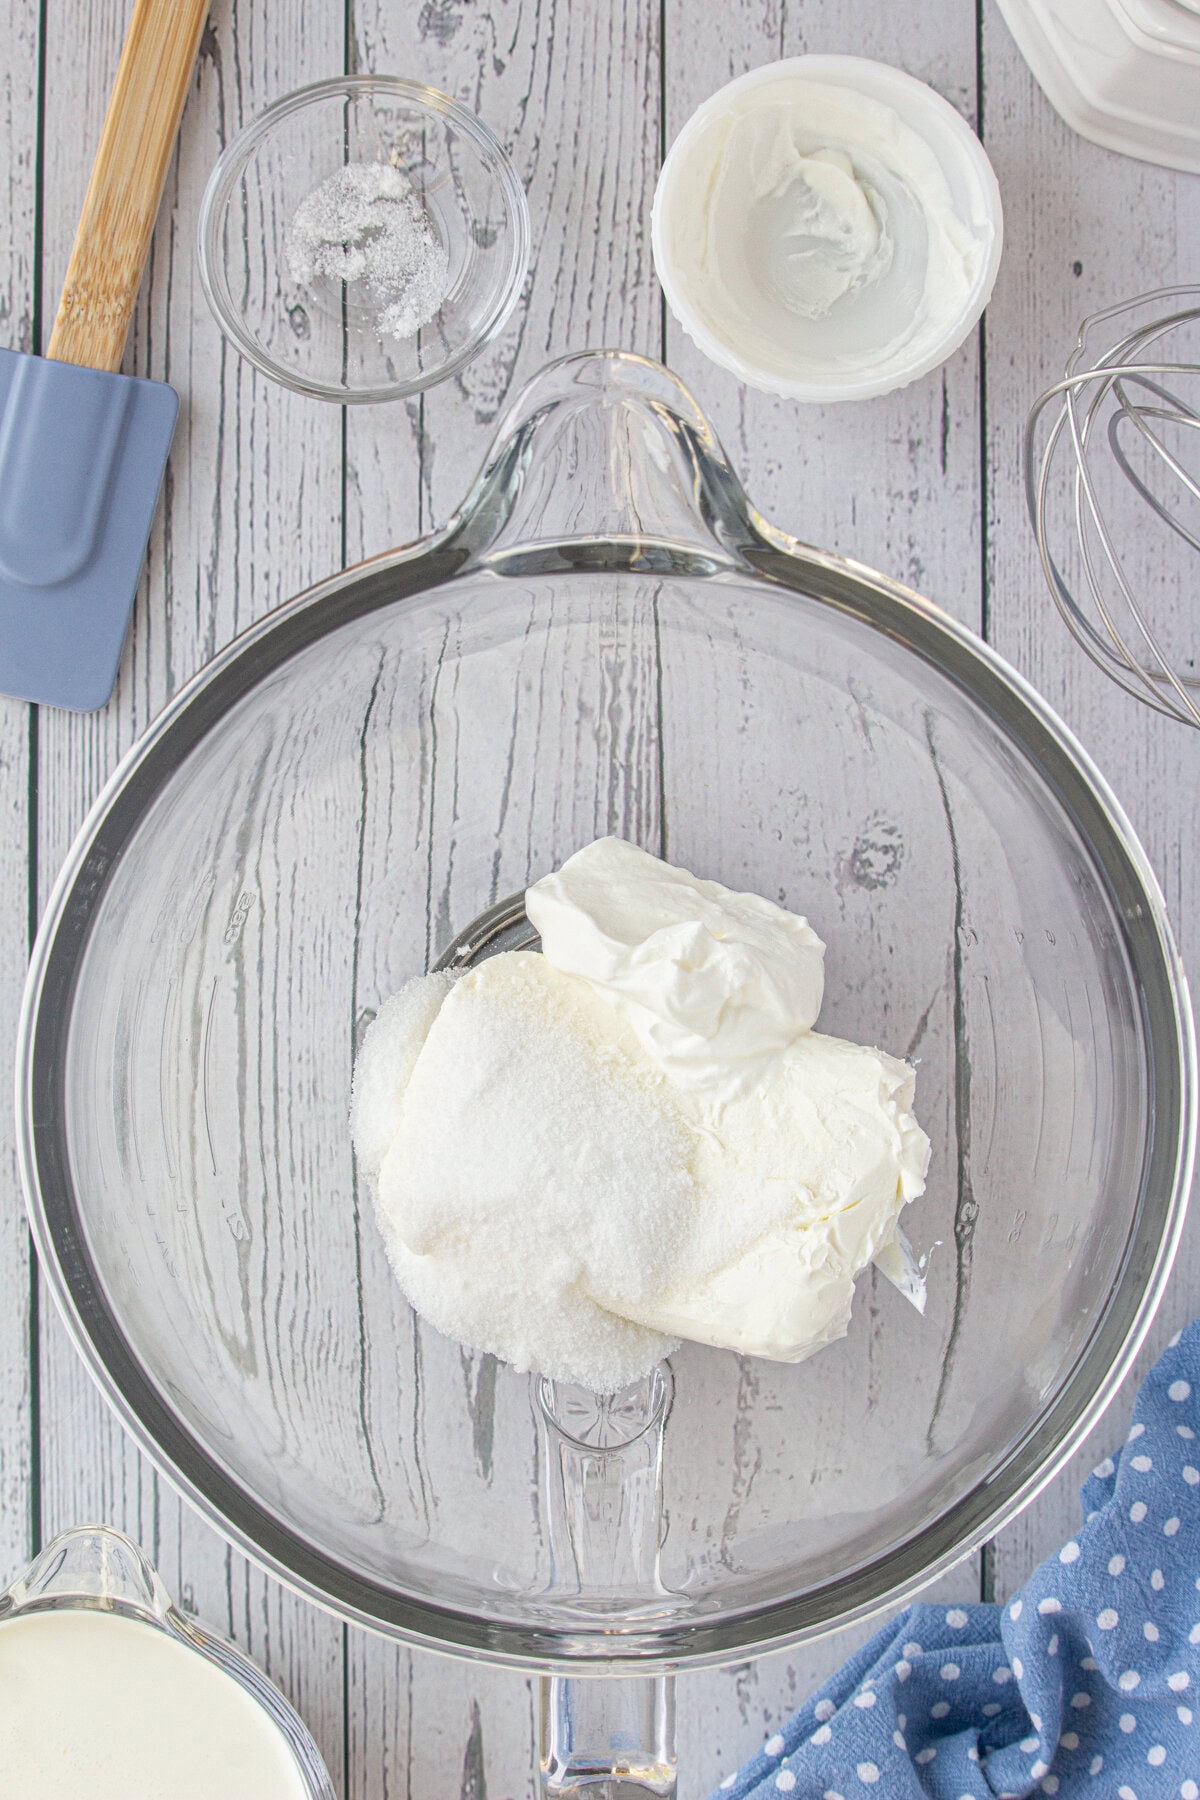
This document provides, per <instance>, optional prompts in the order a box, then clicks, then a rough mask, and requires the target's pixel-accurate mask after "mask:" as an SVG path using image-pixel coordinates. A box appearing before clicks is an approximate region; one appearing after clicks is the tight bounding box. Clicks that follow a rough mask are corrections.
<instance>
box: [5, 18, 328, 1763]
mask: <svg viewBox="0 0 1200 1800" xmlns="http://www.w3.org/2000/svg"><path fill="white" fill-rule="evenodd" d="M127 10H128V9H127V7H126V5H125V4H124V3H123V0H107V3H106V4H103V5H96V6H92V7H88V8H85V9H83V10H82V12H81V10H80V9H79V8H78V7H76V6H74V5H69V4H66V3H65V0H63V3H60V4H52V5H51V6H50V7H49V8H48V32H49V37H48V59H47V61H48V81H47V101H46V142H47V146H48V152H47V161H46V215H45V219H46V228H45V243H46V258H45V280H46V292H47V294H48V295H53V294H54V293H55V292H56V291H57V284H58V282H59V280H60V279H61V271H62V267H63V265H64V263H65V258H66V254H67V250H68V247H69V244H70V239H71V235H72V232H73V229H74V222H75V217H76V214H77V211H78V207H79V202H80V198H81V196H82V191H83V184H84V181H85V179H86V171H87V166H88V163H89V161H90V157H91V154H92V150H93V146H94V143H95V139H96V135H97V132H98V129H99V123H100V118H101V115H102V112H103V107H104V104H105V101H106V99H107V94H108V88H109V84H110V82H111V77H112V71H113V69H114V67H115V62H116V56H117V53H118V49H119V45H120V40H121V36H122V33H123V29H124V24H125V15H126V12H127ZM341 56H342V22H341V18H340V15H339V16H338V17H336V18H335V17H334V16H333V15H332V14H331V13H328V12H327V11H326V12H321V13H319V15H316V16H313V17H309V16H307V15H306V16H304V17H301V16H300V14H299V13H298V12H295V11H293V10H290V9H287V8H283V9H279V8H276V9H275V10H274V11H272V10H271V9H269V8H268V7H266V6H265V5H261V6H260V5H255V6H251V7H248V8H242V7H236V6H233V5H228V4H222V3H221V0H218V4H217V5H216V6H215V7H214V9H213V14H212V17H211V19H210V21H209V24H208V26H207V29H206V31H205V35H204V39H203V44H202V48H201V55H200V62H199V68H198V72H197V75H196V77H195V80H194V82H193V85H192V91H191V94H190V97H189V103H188V106H187V110H186V112H185V116H184V121H183V127H182V132H181V144H180V151H179V154H178V156H177V158H176V161H175V163H174V164H173V166H172V170H171V173H170V175H169V177H168V185H167V191H166V194H165V196H164V201H163V210H162V216H161V218H160V222H159V227H158V230H157V232H156V235H155V240H154V247H153V251H152V259H151V266H150V273H149V276H148V279H147V281H146V282H145V284H144V286H143V291H142V296H141V299H140V301H139V306H138V312H137V316H136V320H135V325H134V330H133V333H132V336H131V340H130V348H129V352H128V354H127V358H126V364H125V366H126V368H127V370H129V371H130V372H136V373H141V374H148V375H152V376H155V377H157V378H159V379H166V380H169V381H171V382H172V383H173V384H174V385H175V386H176V387H177V388H178V389H179V390H180V392H181V397H182V400H183V406H182V410H181V417H180V422H179V426H178V428H177V431H176V436H175V442H174V446H173V451H172V457H171V462H170V468H169V471H168V475H167V480H166V483H165V487H164V494H163V500H162V504H161V505H160V509H159V514H158V518H157V520H156V524H155V528H154V532H153V535H152V540H151V544H150V551H149V556H148V562H147V572H146V575H145V577H144V579H143V582H142V587H141V592H140V594H139V600H138V606H137V611H136V616H135V621H134V628H133V635H132V642H131V645H130V647H129V648H128V649H127V652H126V656H125V659H124V662H123V665H122V670H121V676H120V680H119V684H118V692H117V695H116V697H115V699H114V700H113V701H112V703H111V704H110V705H109V706H108V707H107V708H106V709H105V710H104V711H103V712H101V713H99V714H97V715H94V716H91V717H87V718H73V717H69V716H67V715H65V714H62V713H54V712H49V711H44V712H43V714H42V720H41V740H40V750H41V756H40V768H39V780H40V819H39V826H40V831H39V847H40V868H41V872H42V879H43V887H42V892H43V895H44V893H45V891H46V886H45V884H46V883H47V882H48V881H49V879H51V878H52V876H53V873H54V870H55V868H56V867H57V864H58V862H59V860H60V858H61V856H62V854H63V853H64V851H65V849H66V846H67V843H68V842H69V839H70V837H71V834H72V833H73V831H74V829H75V827H76V825H77V823H78V821H79V819H80V817H81V815H82V812H83V810H84V808H85V807H86V805H87V804H88V802H89V801H90V799H91V798H92V796H93V794H94V793H95V791H96V789H97V787H98V785H99V784H100V782H101V781H102V780H103V778H104V776H105V775H106V774H107V773H108V771H109V769H110V768H111V766H112V764H113V762H114V760H115V758H116V756H117V755H118V754H119V752H120V751H121V750H122V749H124V748H125V747H126V746H127V745H128V743H129V742H130V741H131V740H132V738H133V737H134V736H135V735H136V734H137V732H138V731H139V730H140V729H141V728H142V727H143V726H144V725H145V724H146V723H147V722H148V720H149V719H150V718H151V717H153V716H154V714H155V713H156V712H157V711H158V710H159V708H160V707H161V706H162V704H163V702H164V701H165V700H166V699H167V698H168V696H169V694H170V693H171V692H172V691H173V690H174V689H175V688H176V687H177V686H178V685H179V683H180V682H181V681H182V680H184V679H186V677H187V676H188V675H190V674H191V673H192V671H193V670H194V669H195V668H197V667H198V666H199V665H200V664H201V663H202V662H203V661H204V660H205V659H206V658H207V657H208V656H209V655H210V654H211V653H212V651H213V650H214V649H215V648H216V647H217V646H218V645H219V644H221V643H223V642H224V641H225V640H226V639H227V638H229V637H230V636H231V635H232V634H233V632H234V631H236V630H237V629H238V628H240V626H242V625H244V624H245V623H247V622H248V621H249V620H250V619H252V618H255V617H257V616H258V615H259V614H261V613H262V612H263V611H264V610H265V609H266V608H267V607H269V606H271V605H273V604H275V603H277V602H278V601H279V600H281V599H283V598H285V597H286V596H287V595H288V594H290V593H292V592H294V591H295V590H296V589H298V588H299V587H302V586H303V585H305V584H306V583H307V582H308V581H310V580H312V579H314V578H315V577H317V576H319V575H322V574H324V573H326V572H327V571H328V570H330V569H331V568H333V567H335V566H336V565H337V563H338V562H339V560H340V510H341V492H340V480H339V469H340V449H341V445H340V433H341V422H340V417H339V415H338V413H337V412H336V410H335V409H333V408H324V407H316V406H313V405H312V404H310V403H306V402H304V401H302V400H300V399H299V398H298V397H297V396H293V395H290V394H287V393H285V392H284V391H283V390H281V389H279V388H276V387H274V386H273V385H272V384H271V383H269V382H266V381H265V380H263V379H262V378H261V377H259V376H257V375H255V374H254V373H253V372H252V371H251V370H250V368H249V366H248V365H247V364H245V363H243V362H242V361H241V360H240V359H239V358H238V357H236V356H235V355H234V353H233V352H232V351H231V350H229V349H228V348H227V346H225V345H224V343H223V341H222V340H221V338H220V335H219V333H218V330H217V327H216V325H215V323H214V322H213V320H212V319H211V317H210V315H209V313H208V309H207V307H206V305H205V303H204V300H203V297H202V295H201V293H200V289H199V283H198V279H197V273H196V264H195V251H194V243H195V222H196V217H197V212H198V207H199V200H200V194H201V191H202V188H203V184H204V181H205V179H206V177H207V174H208V170H209V168H210V166H211V164H212V162H213V160H214V159H215V157H216V155H217V153H218V150H219V149H220V147H221V144H222V142H223V141H224V139H225V138H226V137H228V135H230V134H231V133H232V132H233V131H235V130H237V129H238V128H239V127H240V126H241V125H242V124H243V123H245V122H247V121H248V120H249V119H250V118H251V117H252V116H253V115H254V114H255V113H257V112H258V111H259V110H261V108H262V107H263V106H264V105H266V104H267V103H268V102H269V101H270V100H273V99H275V98H277V97H278V96H279V95H280V94H281V93H283V92H284V91H286V90H287V89H288V88H290V87H293V86H296V85H298V84H299V83H300V82H301V81H304V80H311V79H313V78H315V77H316V76H318V75H323V74H327V73H329V72H330V70H331V69H337V68H338V67H339V66H340V63H341ZM44 1311H45V1314H46V1315H47V1316H46V1321H45V1327H44V1331H43V1338H42V1366H41V1379H42V1394H43V1403H44V1404H43V1441H42V1467H43V1489H42V1513H43V1524H44V1530H45V1532H46V1533H47V1534H49V1533H50V1532H52V1531H54V1530H57V1529H59V1528H61V1527H62V1526H65V1525H67V1524H70V1523H74V1522H78V1521H79V1520H80V1519H85V1518H96V1517H100V1518H104V1519H107V1520H109V1521H111V1522H113V1523H115V1524H117V1525H120V1526H122V1527H123V1528H125V1529H127V1530H129V1531H130V1532H131V1533H132V1535H134V1536H135V1537H137V1538H138V1539H139V1541H140V1542H142V1543H143V1544H144V1545H145V1547H146V1549H147V1550H148V1551H149V1553H150V1554H151V1556H152V1557H154V1558H155V1560H156V1561H157V1562H158V1563H159V1566H160V1567H161V1569H162V1572H163V1575H164V1578H165V1580H166V1581H167V1583H168V1585H169V1586H171V1587H172V1588H173V1589H174V1590H175V1591H176V1592H178V1593H179V1594H180V1595H181V1597H183V1598H184V1600H185V1601H186V1602H187V1603H188V1604H190V1605H193V1606H194V1607H195V1608H196V1609H197V1610H198V1611H199V1613H200V1614H201V1616H203V1617H205V1618H207V1619H209V1620H210V1621H211V1622H212V1623H213V1624H214V1625H215V1626H216V1627H217V1629H218V1630H221V1631H224V1632H226V1633H228V1634H229V1635H231V1636H233V1637H234V1638H236V1639H237V1640H238V1641H239V1642H240V1643H242V1644H243V1645H244V1646H245V1647H246V1648H247V1649H248V1650H249V1651H250V1652H251V1654H253V1655H255V1656H256V1657H257V1658H258V1659H259V1661H260V1662H262V1663H263V1664H264V1666H266V1667H267V1668H268V1670H269V1671H270V1672H271V1673H272V1674H273V1675H274V1676H275V1677H276V1679H278V1680H279V1681H280V1683H281V1685H282V1686H283V1687H284V1688H285V1689H286V1690H287V1691H288V1692H289V1693H290V1694H291V1696H292V1697H293V1698H294V1699H295V1700H296V1701H297V1703H298V1704H299V1705H300V1706H301V1709H302V1711H303V1712H304V1714H305V1717H306V1718H307V1720H308V1722H309V1724H310V1726H311V1727H312V1729H313V1732H314V1734H315V1736H316V1737H317V1740H318V1742H319V1743H320V1745H321V1747H322V1750H323V1752H324V1754H325V1756H326V1759H327V1761H328V1763H329V1765H330V1768H331V1771H332V1772H333V1774H334V1777H335V1780H339V1781H340V1778H341V1760H342V1758H341V1750H342V1741H343V1724H344V1717H343V1660H342V1634H341V1628H340V1626H339V1625H338V1624H336V1622H334V1621H332V1620H330V1619H328V1618H327V1617H325V1616H324V1615H323V1614H321V1613H319V1612H318V1611H316V1610H315V1609H314V1608H312V1607H310V1606H308V1605H306V1604H305V1603H303V1602H299V1601H296V1600H294V1599H292V1598H291V1597H290V1596H289V1595H288V1594H286V1593H285V1592H284V1591H283V1590H282V1589H281V1588H280V1587H279V1586H278V1585H277V1584H276V1583H275V1582H273V1581H270V1580H268V1579H267V1578H265V1577H263V1576H261V1575H259V1574H257V1573H256V1572H255V1571H253V1570H252V1569H250V1568H249V1567H248V1566H247V1564H246V1563H245V1562H244V1560H243V1559H242V1558H241V1557H239V1556H235V1555H234V1554H233V1553H232V1552H230V1551H229V1550H228V1549H227V1548H226V1546H225V1545H224V1544H223V1543H222V1542H221V1540H220V1539H219V1538H218V1537H217V1536H216V1534H215V1533H213V1532H212V1531H210V1530H209V1529H208V1528H207V1527H205V1526H204V1525H202V1524H201V1523H200V1521H199V1520H198V1518H197V1517H196V1516H195V1515H194V1514H193V1513H192V1512H191V1510H190V1509H189V1508H187V1507H185V1506H183V1505H182V1503H181V1502H179V1501H178V1500H177V1499H176V1498H175V1497H174V1495H173V1494H172V1493H171V1491H170V1489H169V1488H168V1487H166V1486H165V1484H163V1483H162V1482H160V1481H159V1480H158V1478H157V1477H156V1476H155V1475H154V1474H153V1473H152V1471H151V1470H150V1468H149V1466H148V1465H147V1464H146V1463H145V1462H144V1460H143V1459H142V1458H141V1457H140V1456H139V1455H138V1454H137V1452H136V1451H135V1450H134V1449H133V1447H132V1445H131V1443H130V1442H129V1440H128V1439H127V1438H126V1437H125V1435H124V1434H123V1432H122V1431H121V1430H120V1428H119V1427H118V1426H117V1425H116V1423H115V1422H114V1420H113V1419H112V1418H111V1416H110V1415H109V1413H108V1411H107V1409H106V1408H105V1407H104V1405H103V1403H102V1402H101V1401H100V1399H99V1397H98V1396H97V1394H96V1393H95V1392H94V1390H93V1388H92V1386H91V1383H90V1381H89V1380H88V1378H87V1376H86V1375H85V1373H84V1371H83V1369H82V1367H81V1366H80V1364H79V1363H78V1361H77V1359H76V1357H75V1355H74V1353H73V1352H72V1351H71V1350H70V1348H69V1346H68V1344H67V1342H66V1338H65V1334H64V1333H63V1331H62V1329H61V1327H60V1326H59V1324H58V1321H57V1319H56V1318H53V1317H52V1316H49V1315H50V1313H51V1309H50V1307H49V1303H48V1301H47V1302H44Z"/></svg>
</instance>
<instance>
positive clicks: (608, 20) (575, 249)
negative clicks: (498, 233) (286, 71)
mask: <svg viewBox="0 0 1200 1800" xmlns="http://www.w3.org/2000/svg"><path fill="white" fill-rule="evenodd" d="M658 26H659V9H658V6H657V5H656V4H651V3H650V0H620V3H619V4H602V3H601V0H586V3H583V4H580V3H579V0H572V3H569V4H568V3H566V0H543V3H542V4H540V5H537V6H532V7H530V6H523V5H520V4H518V3H517V0H492V3H491V4H485V5H467V4H465V3H464V0H439V4H436V5H430V6H422V7H420V8H417V7H399V6H397V5H395V4H394V0H356V3H355V6H354V8H353V30H354V46H355V48H354V59H355V63H356V66H358V67H360V68H364V69H371V70H374V71H376V72H379V73H383V74H399V75H408V76H411V77H415V78H416V79H417V80H420V81H424V82H427V83H429V84H430V85H431V86H433V87H436V88H441V89H442V90H443V91H444V92H446V93H449V94H452V95H453V96H454V97H455V99H457V100H460V101H461V102H462V103H463V105H465V106H468V107H470V108H471V109H472V110H473V111H474V112H476V113H478V114H479V116H480V118H482V119H483V121H484V122H485V124H487V125H488V126H490V128H491V129H492V131H494V132H495V134H496V136H497V137H498V138H499V140H500V142H501V143H502V144H503V145H504V147H505V149H506V150H507V151H508V152H509V154H510V155H511V156H512V158H513V162H514V165H515V167H516V171H517V174H518V175H519V176H520V178H521V180H522V182H523V183H524V185H525V190H526V193H527V195H528V198H529V208H530V214H531V217H532V224H533V256H532V263H531V269H530V275H529V277H528V279H527V281H526V286H525V293H524V295H523V297H522V300H521V301H520V302H519V303H518V306H517V309H516V311H515V312H514V314H513V316H512V318H511V319H510V320H509V323H508V325H507V326H506V327H505V329H504V330H503V332H502V333H501V334H500V336H499V338H498V339H497V340H496V341H495V342H494V343H493V344H491V345H489V346H488V347H487V348H486V349H485V350H484V351H483V353H482V354H481V355H480V356H479V357H478V358H477V359H476V361H475V362H473V363H471V364H470V365H469V367H467V368H466V369H464V370H463V371H462V373H461V374H460V375H459V376H457V377H456V378H455V379H454V380H453V381H449V382H445V383H443V384H442V385H441V386H439V387H436V388H431V389H430V390H429V392H428V393H427V394H425V395H424V396H423V397H422V399H421V401H420V402H419V404H418V403H413V404H411V405H410V406H409V407H408V409H407V413H408V417H407V419H405V418H402V417H401V416H400V409H399V408H398V407H370V408H364V407H359V408H356V409H353V410H352V411H351V412H350V413H349V415H348V418H347V469H348V483H349V492H348V505H347V533H348V541H349V545H350V552H349V554H350V555H351V556H352V557H353V556H354V555H369V554H371V553H373V552H375V551H377V550H384V549H387V548H388V547H389V546H391V545H392V544H396V543H403V542H405V541H406V540H407V539H408V538H409V537H411V536H413V535H414V533H415V532H416V530H417V529H418V528H419V529H420V530H423V531H427V530H428V529H429V528H430V527H431V525H433V524H434V523H436V522H438V521H440V520H442V519H445V518H446V517H447V516H448V515H449V513H450V512H451V510H452V509H453V507H454V506H455V505H456V503H457V502H458V501H459V500H460V499H461V498H462V496H463V493H464V492H465V490H466V486H467V483H468V481H469V480H470V479H471V477H472V476H473V475H474V473H475V471H476V469H477V468H478V466H479V463H480V462H481V460H482V457H483V453H484V450H485V449H486V446H487V442H488V437H489V433H490V429H491V426H492V425H493V423H494V421H495V419H496V416H497V414H498V413H499V411H500V409H501V408H502V406H503V405H504V402H505V400H506V399H507V398H508V396H509V395H510V394H511V393H512V392H513V390H514V387H515V386H517V385H519V384H520V383H521V382H522V381H524V380H526V379H527V378H528V377H529V376H530V375H532V374H533V373H534V372H535V371H536V370H537V369H539V368H540V367H541V366H542V365H543V363H545V362H547V361H549V360H550V359H551V358H552V357H556V356H562V355H564V354H565V353H566V352H567V351H569V350H583V349H589V348H597V347H600V346H608V347H614V348H618V349H627V350H639V351H641V352H643V353H644V354H648V355H651V356H657V355H658V354H659V346H660V333H659V317H660V314H659V291H658V286H657V283H656V281H655V279H654V273H653V268H652V265H651V258H650V203H651V199H652V197H653V192H654V181H655V176H656V173H657V162H658V142H659V130H658V115H659V94H658V73H659V70H658V54H657V45H658ZM417 457H419V467H420V474H419V482H420V501H419V511H417V512H414V509H413V500H414V493H413V487H412V474H413V464H412V460H410V459H414V458H417Z"/></svg>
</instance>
